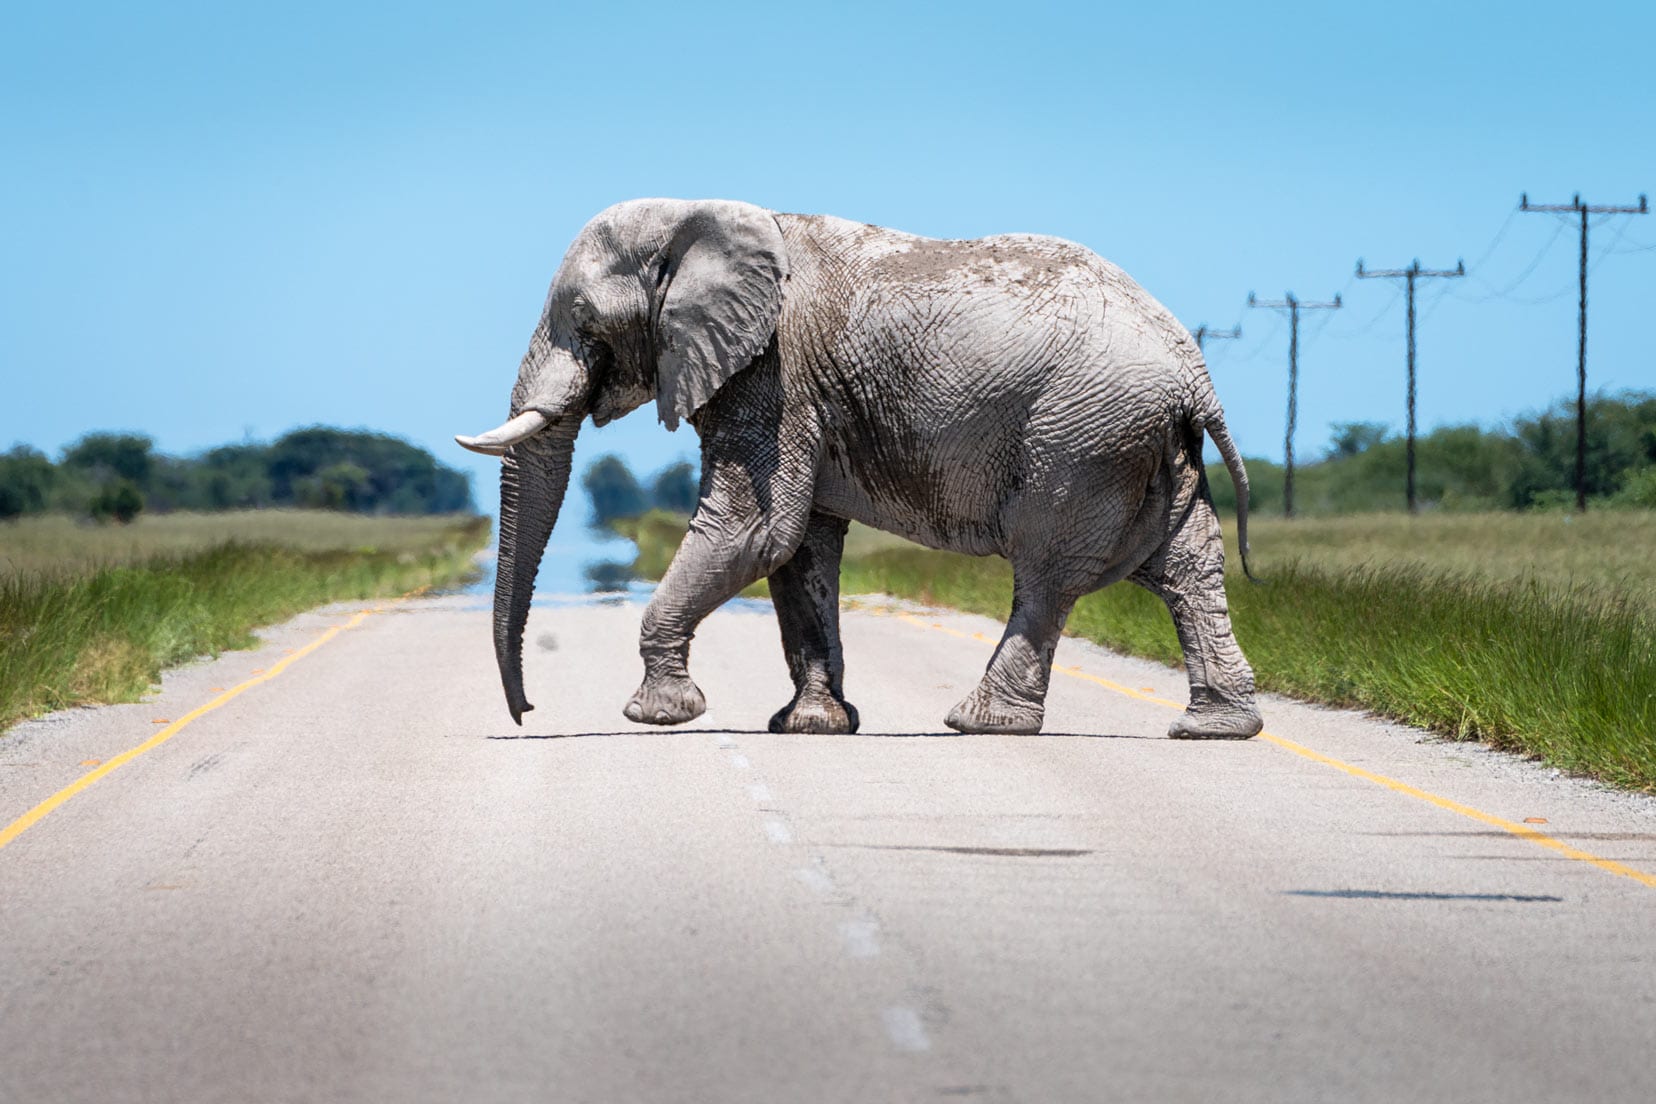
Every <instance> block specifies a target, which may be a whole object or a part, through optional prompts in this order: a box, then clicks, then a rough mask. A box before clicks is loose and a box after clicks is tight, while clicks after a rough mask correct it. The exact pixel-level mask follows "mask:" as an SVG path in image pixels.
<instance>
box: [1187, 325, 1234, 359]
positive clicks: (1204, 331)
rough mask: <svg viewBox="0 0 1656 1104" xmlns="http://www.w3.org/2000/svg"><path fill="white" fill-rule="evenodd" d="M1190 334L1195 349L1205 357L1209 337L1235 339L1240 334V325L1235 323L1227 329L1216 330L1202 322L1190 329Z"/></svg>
mask: <svg viewBox="0 0 1656 1104" xmlns="http://www.w3.org/2000/svg"><path fill="white" fill-rule="evenodd" d="M1190 336H1192V337H1194V338H1195V339H1196V351H1197V352H1199V353H1201V354H1202V355H1203V356H1204V357H1205V356H1207V343H1208V339H1209V338H1214V337H1218V338H1224V339H1225V340H1227V341H1235V340H1237V339H1239V338H1240V337H1241V336H1242V327H1241V326H1240V325H1237V326H1232V327H1231V328H1230V329H1228V330H1216V329H1214V328H1212V327H1211V326H1209V325H1208V324H1207V323H1206V322H1204V323H1202V324H1201V325H1200V326H1197V327H1196V328H1195V329H1194V330H1191V331H1190Z"/></svg>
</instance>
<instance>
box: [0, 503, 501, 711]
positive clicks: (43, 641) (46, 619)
mask: <svg viewBox="0 0 1656 1104" xmlns="http://www.w3.org/2000/svg"><path fill="white" fill-rule="evenodd" d="M488 535H489V522H488V519H486V518H471V519H466V520H464V521H460V522H455V521H452V520H451V521H450V522H449V525H448V528H447V529H446V530H445V531H444V533H443V534H442V539H439V540H436V541H433V542H431V544H430V546H429V547H427V548H426V549H425V550H423V551H414V550H412V549H410V548H406V547H404V548H400V549H398V550H395V551H392V550H377V549H374V550H370V549H367V548H356V549H351V548H343V549H331V550H307V549H301V548H294V547H288V546H285V545H277V544H245V543H235V542H232V543H224V544H219V545H217V546H214V547H209V548H206V549H204V550H201V551H196V552H190V553H185V554H179V555H163V556H153V557H150V558H148V559H144V560H140V561H137V562H134V563H130V564H122V565H116V566H108V567H103V568H94V569H87V570H84V571H82V572H80V573H78V574H65V573H58V572H44V573H42V572H24V573H17V572H13V573H5V574H0V728H4V727H5V726H7V725H10V724H11V723H13V722H15V721H17V720H19V719H21V718H24V717H28V716H33V715H35V714H38V713H41V712H43V711H46V710H51V709H59V708H62V707H64V706H69V705H77V704H88V703H98V702H116V701H134V700H137V699H138V698H139V697H141V696H142V695H143V694H144V693H145V692H146V691H147V690H148V689H149V687H150V686H151V685H152V684H153V683H154V682H155V681H156V680H157V679H158V678H159V676H160V672H161V671H162V669H164V668H166V667H168V666H171V665H174V664H177V663H180V662H183V661H185V660H187V659H190V658H192V657H195V656H199V655H215V654H217V653H218V652H220V651H223V650H226V649H232V648H243V647H250V646H251V645H252V644H253V637H252V635H251V630H252V629H253V628H254V627H256V626H259V625H265V624H270V623H272V622H275V621H279V620H282V619H283V618H286V617H289V616H292V615H293V614H295V613H298V612H300V611H302V610H305V609H309V608H311V607H313V606H317V605H321V604H324V603H327V602H334V601H344V600H360V599H370V598H378V597H385V596H388V595H396V594H401V593H405V592H407V591H409V590H414V589H419V588H423V587H430V586H438V585H442V584H444V583H447V582H450V581H452V580H454V579H457V578H459V577H460V576H462V575H464V574H465V573H466V572H467V571H468V570H471V558H472V556H473V554H474V553H475V552H476V550H477V549H478V548H480V547H482V545H483V544H484V543H485V542H486V541H487V539H488Z"/></svg>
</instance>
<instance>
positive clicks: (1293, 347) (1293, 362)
mask: <svg viewBox="0 0 1656 1104" xmlns="http://www.w3.org/2000/svg"><path fill="white" fill-rule="evenodd" d="M1248 306H1250V307H1260V308H1263V309H1266V310H1286V311H1287V312H1288V432H1287V433H1286V434H1285V435H1284V436H1283V443H1282V452H1283V456H1284V457H1285V459H1286V461H1287V462H1286V464H1285V465H1284V466H1283V472H1282V516H1283V517H1293V516H1294V424H1295V423H1296V422H1298V421H1299V316H1300V311H1302V310H1339V309H1340V297H1339V296H1338V295H1335V296H1334V301H1333V302H1331V303H1302V302H1300V301H1299V300H1298V299H1296V298H1295V297H1294V293H1293V292H1291V291H1290V292H1288V293H1287V295H1286V296H1285V297H1284V298H1282V299H1271V300H1262V299H1255V298H1254V293H1253V292H1251V291H1250V292H1248Z"/></svg>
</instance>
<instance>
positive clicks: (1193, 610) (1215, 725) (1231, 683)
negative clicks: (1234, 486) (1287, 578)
mask: <svg viewBox="0 0 1656 1104" xmlns="http://www.w3.org/2000/svg"><path fill="white" fill-rule="evenodd" d="M1132 580H1133V581H1134V582H1135V583H1138V584H1139V585H1140V586H1142V587H1144V588H1145V589H1147V590H1149V591H1150V592H1151V593H1153V594H1155V595H1156V596H1157V597H1159V598H1160V599H1161V600H1162V601H1164V602H1166V603H1167V608H1168V611H1169V612H1171V613H1172V614H1173V625H1174V628H1175V629H1177V630H1178V633H1179V647H1180V648H1181V649H1183V651H1184V660H1185V670H1186V671H1187V672H1188V673H1189V676H1190V706H1189V708H1187V709H1186V710H1185V712H1184V714H1183V715H1182V716H1181V717H1179V719H1178V720H1176V721H1174V722H1173V725H1172V727H1171V728H1169V729H1168V731H1167V734H1168V735H1169V736H1171V737H1173V738H1174V739H1176V740H1245V739H1247V738H1248V737H1250V736H1253V735H1254V734H1256V733H1257V732H1259V730H1260V729H1261V728H1263V727H1264V722H1263V720H1262V719H1261V718H1260V716H1259V707H1258V705H1257V704H1255V701H1254V676H1253V668H1252V667H1250V666H1248V661H1247V658H1246V657H1244V656H1243V655H1242V649H1241V648H1240V647H1238V646H1237V643H1236V636H1235V634H1234V633H1232V631H1231V623H1230V607H1229V605H1228V603H1227V602H1226V600H1225V545H1224V538H1223V536H1222V535H1221V533H1220V529H1219V519H1218V518H1217V517H1215V516H1214V513H1213V506H1212V504H1211V503H1209V502H1208V500H1207V496H1206V495H1201V496H1200V497H1198V498H1196V500H1195V501H1194V502H1193V503H1192V504H1191V507H1190V510H1189V511H1188V512H1187V513H1186V515H1185V519H1184V521H1183V522H1182V523H1180V525H1179V526H1178V528H1176V529H1175V530H1174V531H1173V533H1172V534H1171V535H1170V536H1169V537H1168V539H1167V542H1166V543H1165V544H1164V545H1162V547H1161V548H1160V549H1158V550H1157V551H1156V553H1155V554H1154V555H1152V556H1151V557H1150V559H1149V560H1148V561H1147V562H1146V563H1145V564H1144V565H1143V566H1142V567H1140V568H1139V569H1138V570H1137V571H1135V572H1134V573H1133V575H1132Z"/></svg>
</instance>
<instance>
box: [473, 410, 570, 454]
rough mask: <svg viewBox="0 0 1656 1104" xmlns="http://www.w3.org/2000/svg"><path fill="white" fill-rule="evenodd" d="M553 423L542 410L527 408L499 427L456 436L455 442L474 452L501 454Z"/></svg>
mask: <svg viewBox="0 0 1656 1104" xmlns="http://www.w3.org/2000/svg"><path fill="white" fill-rule="evenodd" d="M551 423H552V419H551V418H548V417H547V416H546V415H545V414H542V413H541V412H540V411H538V410H525V411H524V412H523V413H522V414H519V415H518V416H517V417H515V418H513V419H512V420H511V421H509V422H507V423H506V424H505V425H503V426H501V427H499V428H498V429H491V430H489V432H487V433H480V434H478V435H477V436H476V437H456V438H455V439H454V443H455V444H457V445H459V446H460V447H461V448H467V449H471V450H472V451H473V452H481V453H484V454H485V455H488V456H499V455H501V454H502V453H504V452H505V451H506V450H507V449H508V448H511V447H512V446H513V445H515V444H517V443H519V442H520V441H527V440H528V439H529V438H531V437H533V436H534V435H535V434H537V433H539V432H540V431H541V430H543V429H545V428H546V427H547V426H548V425H550V424H551Z"/></svg>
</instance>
